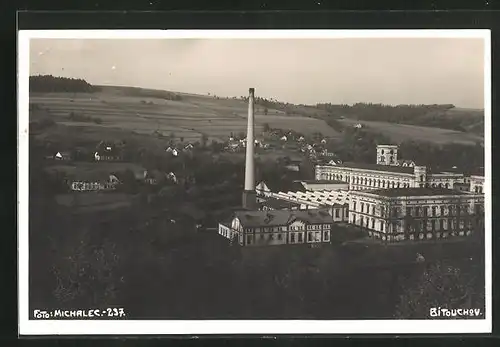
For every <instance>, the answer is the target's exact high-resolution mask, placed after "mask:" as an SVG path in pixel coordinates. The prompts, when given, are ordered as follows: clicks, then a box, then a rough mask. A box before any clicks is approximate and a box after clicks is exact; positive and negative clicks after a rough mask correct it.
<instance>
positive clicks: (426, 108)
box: [317, 103, 484, 136]
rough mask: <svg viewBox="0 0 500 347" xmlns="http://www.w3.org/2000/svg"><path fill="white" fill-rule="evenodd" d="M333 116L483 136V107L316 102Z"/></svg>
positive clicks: (318, 106)
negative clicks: (479, 108)
mask: <svg viewBox="0 0 500 347" xmlns="http://www.w3.org/2000/svg"><path fill="white" fill-rule="evenodd" d="M317 108H318V109H320V110H324V111H327V112H328V113H329V114H330V117H334V118H336V119H344V118H347V119H351V120H356V121H377V122H389V123H393V124H406V125H415V126H421V127H431V128H441V129H448V130H456V131H460V132H473V133H476V134H478V135H482V136H484V110H478V109H466V108H456V107H455V106H454V105H451V104H445V105H397V106H392V105H383V104H371V103H357V104H354V105H352V106H351V105H332V104H318V105H317Z"/></svg>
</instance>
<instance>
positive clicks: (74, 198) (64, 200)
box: [56, 192, 135, 213]
mask: <svg viewBox="0 0 500 347" xmlns="http://www.w3.org/2000/svg"><path fill="white" fill-rule="evenodd" d="M134 197H135V196H133V195H130V194H122V193H100V192H78V193H70V194H58V195H56V201H57V203H58V204H60V205H63V206H67V207H68V206H72V207H74V208H75V210H74V212H76V213H84V212H99V211H106V210H115V209H118V208H124V207H129V206H130V205H131V204H132V201H133V199H134Z"/></svg>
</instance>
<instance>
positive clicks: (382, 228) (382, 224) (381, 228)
mask: <svg viewBox="0 0 500 347" xmlns="http://www.w3.org/2000/svg"><path fill="white" fill-rule="evenodd" d="M380 231H384V222H383V221H382V222H380Z"/></svg>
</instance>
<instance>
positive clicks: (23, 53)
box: [17, 29, 492, 335]
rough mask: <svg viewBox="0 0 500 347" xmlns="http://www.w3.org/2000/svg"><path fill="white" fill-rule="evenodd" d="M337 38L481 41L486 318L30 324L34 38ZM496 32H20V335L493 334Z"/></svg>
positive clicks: (47, 322) (66, 322)
mask: <svg viewBox="0 0 500 347" xmlns="http://www.w3.org/2000/svg"><path fill="white" fill-rule="evenodd" d="M37 38H45V39H48V38H53V39H188V38H193V39H194V38H196V39H333V38H337V39H340V38H482V39H484V44H485V45H484V48H485V54H484V59H485V61H484V74H485V76H484V81H485V83H484V108H485V183H484V191H485V248H486V249H485V274H486V279H485V280H486V281H485V283H486V288H485V294H486V312H485V319H483V320H435V319H429V320H369V321H365V320H344V321H341V320H330V321H325V320H307V321H304V320H266V321H262V320H261V321H259V320H163V321H162V320H152V321H149V320H148V321H145V320H140V321H132V320H130V321H129V320H116V321H102V320H97V321H90V320H84V321H81V320H65V321H53V320H29V276H28V274H29V258H28V256H29V252H28V249H29V235H28V228H29V223H28V218H29V211H28V206H29V204H28V202H29V170H28V166H29V136H28V131H29V109H28V106H29V102H28V100H29V85H28V84H29V71H30V57H29V49H30V48H29V42H30V39H37ZM491 169H492V163H491V34H490V30H483V29H481V30H468V29H467V30H465V29H464V30H21V31H19V32H18V202H17V204H18V219H17V221H18V257H19V259H18V260H19V262H18V263H19V265H18V278H19V334H20V335H124V334H125V335H144V334H187V335H204V334H267V335H276V334H398V335H399V334H415V333H426V334H450V333H457V334H464V333H491V330H492V312H491V309H492V279H491V276H492V206H491V205H492V199H491V194H492V190H491V188H492V187H491V178H492V177H491Z"/></svg>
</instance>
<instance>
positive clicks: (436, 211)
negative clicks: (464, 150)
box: [349, 188, 484, 241]
mask: <svg viewBox="0 0 500 347" xmlns="http://www.w3.org/2000/svg"><path fill="white" fill-rule="evenodd" d="M349 222H350V223H351V224H354V225H356V226H358V227H361V228H363V229H365V230H366V231H367V233H368V235H369V236H372V237H374V238H379V239H381V240H383V241H402V240H430V239H435V240H436V239H446V238H449V237H455V236H468V235H470V234H471V233H472V232H473V231H474V230H477V229H480V228H484V195H482V194H472V193H470V192H461V191H455V190H452V189H445V188H399V189H397V188H396V189H379V190H369V191H352V192H350V201H349Z"/></svg>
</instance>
